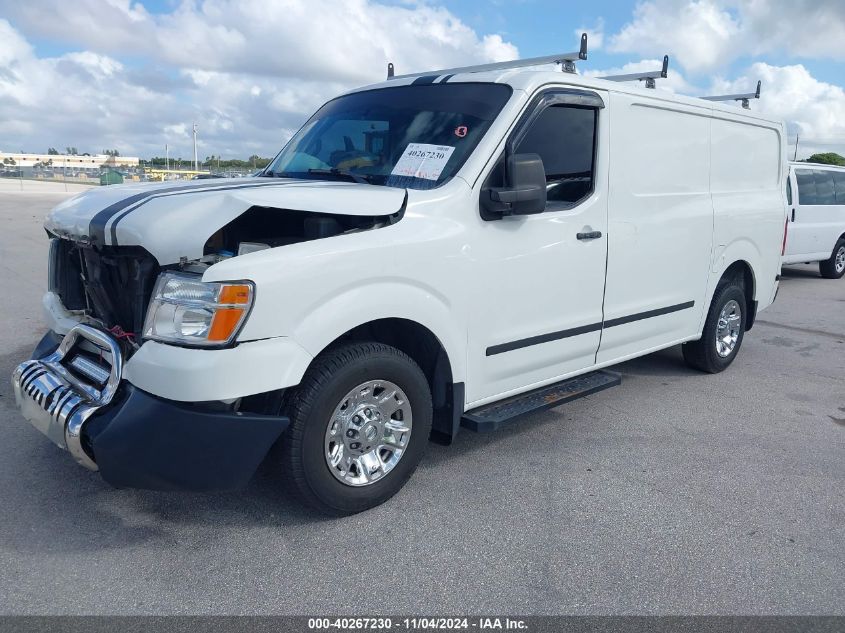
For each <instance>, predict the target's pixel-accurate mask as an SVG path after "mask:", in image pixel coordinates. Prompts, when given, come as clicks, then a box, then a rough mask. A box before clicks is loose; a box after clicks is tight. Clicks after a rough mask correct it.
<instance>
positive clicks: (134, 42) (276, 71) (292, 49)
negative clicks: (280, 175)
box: [0, 0, 519, 157]
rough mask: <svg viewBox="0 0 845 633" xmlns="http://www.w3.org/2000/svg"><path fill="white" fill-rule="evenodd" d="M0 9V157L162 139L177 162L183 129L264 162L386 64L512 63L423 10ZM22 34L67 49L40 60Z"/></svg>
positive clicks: (5, 5)
mask: <svg viewBox="0 0 845 633" xmlns="http://www.w3.org/2000/svg"><path fill="white" fill-rule="evenodd" d="M0 14H2V15H3V16H5V17H7V18H8V19H7V20H4V19H0V97H2V99H0V148H3V149H9V148H14V149H21V148H27V149H28V151H45V150H46V148H47V147H48V146H56V147H59V146H61V147H64V146H65V145H74V146H77V147H79V148H80V151H99V150H100V149H102V148H104V147H115V148H117V149H119V150H120V151H121V153H123V154H133V155H137V154H140V155H144V156H146V155H151V154H163V147H164V144H165V143H168V144H169V145H170V147H171V156H173V155H174V152H175V153H179V152H181V154H182V156H183V157H185V156H188V155H189V154H191V150H190V128H191V123H192V122H193V121H196V122H197V124H198V125H199V128H200V135H199V138H200V154H201V155H202V156H203V157H204V156H206V155H209V154H223V155H229V156H244V155H248V154H251V153H253V152H257V153H259V154H262V155H272V154H274V153H275V152H276V151H277V150H278V149H279V147H281V145H282V144H283V143H284V142H285V141H286V140H287V138H289V137H290V135H291V134H292V133H293V132H294V131H295V130H296V129H297V128H298V127H299V126H300V125H301V124H302V122H303V121H304V119H305V118H306V117H307V116H308V115H309V114H310V113H312V112H313V111H314V110H315V109H316V108H317V107H318V106H319V105H320V104H322V103H323V102H325V101H326V100H328V99H329V98H331V97H333V96H335V95H337V94H338V93H340V92H343V91H345V90H347V89H349V88H352V87H355V86H359V85H362V84H367V83H373V82H376V81H381V80H382V79H384V77H385V74H386V69H387V62H388V61H392V62H393V63H394V64H395V65H396V70H397V72H398V73H400V74H403V73H409V72H415V71H423V70H427V69H437V68H444V67H450V66H462V65H467V64H473V63H483V62H490V61H503V60H508V59H514V58H516V57H518V54H519V53H518V50H517V49H516V47H515V46H514V45H513V44H511V43H510V42H507V41H506V40H504V39H503V38H502V37H501V36H500V35H498V34H496V33H487V34H480V33H477V32H476V31H475V30H473V29H472V28H470V27H469V26H467V25H466V24H465V23H464V22H462V21H461V20H460V19H458V18H457V17H456V16H455V15H454V14H452V13H451V12H449V11H448V10H446V9H444V8H442V7H437V6H430V5H427V4H410V5H401V6H394V5H387V4H380V3H378V2H376V1H374V0H286V1H285V2H281V1H279V2H275V1H274V2H268V1H267V0H205V1H204V2H182V3H180V4H178V5H177V6H176V8H174V9H173V10H172V11H171V12H170V13H166V14H162V15H154V14H151V13H149V12H148V11H147V10H146V9H145V8H144V7H143V6H142V5H141V4H140V3H139V2H131V1H130V0H74V2H72V3H68V2H64V1H63V0H41V1H39V2H38V3H31V2H20V1H19V0H0ZM45 16H49V18H45ZM10 21H11V23H10ZM12 24H14V26H13V25H12ZM27 38H31V39H33V40H34V39H35V38H38V39H40V40H47V41H50V42H53V43H61V44H64V45H68V46H72V47H74V48H77V49H78V50H77V51H75V52H71V53H67V54H64V55H61V56H58V57H49V58H48V57H43V56H42V57H39V56H38V55H36V53H35V51H34V49H33V47H32V46H31V45H30V43H29V41H28V39H27ZM89 144H90V147H89ZM83 146H85V150H83Z"/></svg>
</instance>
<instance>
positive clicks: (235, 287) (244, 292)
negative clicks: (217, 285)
mask: <svg viewBox="0 0 845 633" xmlns="http://www.w3.org/2000/svg"><path fill="white" fill-rule="evenodd" d="M250 291H251V288H250V287H249V286H248V285H246V284H232V285H227V286H223V287H222V288H221V289H220V296H219V297H218V298H217V303H219V304H221V305H238V304H243V303H249V293H250Z"/></svg>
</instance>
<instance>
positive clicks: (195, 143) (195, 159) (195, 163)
mask: <svg viewBox="0 0 845 633" xmlns="http://www.w3.org/2000/svg"><path fill="white" fill-rule="evenodd" d="M194 171H197V124H196V123H194Z"/></svg>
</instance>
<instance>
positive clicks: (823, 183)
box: [813, 169, 836, 204]
mask: <svg viewBox="0 0 845 633" xmlns="http://www.w3.org/2000/svg"><path fill="white" fill-rule="evenodd" d="M813 176H814V179H815V181H816V204H836V193H835V191H834V189H833V172H832V171H822V170H820V169H816V170H815V171H813Z"/></svg>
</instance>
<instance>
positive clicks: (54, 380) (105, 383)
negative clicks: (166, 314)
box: [12, 325, 123, 470]
mask: <svg viewBox="0 0 845 633" xmlns="http://www.w3.org/2000/svg"><path fill="white" fill-rule="evenodd" d="M83 347H87V348H88V350H89V351H91V350H93V351H94V352H95V353H97V354H98V355H99V357H98V360H99V361H103V362H106V361H107V362H108V364H109V365H110V368H108V369H107V368H105V367H103V366H102V365H101V364H100V363H99V362H95V361H93V360H91V357H90V356H86V355H84V354H81V353H79V352H81V351H82V348H83ZM122 372H123V355H122V353H121V351H120V346H119V345H118V344H117V341H116V340H115V339H114V338H112V337H111V336H109V335H108V334H106V333H105V332H103V331H101V330H97V329H95V328H93V327H90V326H88V325H76V326H74V327H73V328H72V329H71V330H70V331H69V332H68V333H67V335H66V336H65V337H64V339H63V340H62V342H61V344H60V345H59V347H58V349H56V351H55V352H53V353H52V354H50V355H49V356H45V357H44V358H40V359H34V360H28V361H26V362H24V363H21V364H20V365H19V366H18V367H17V369H15V371H14V372H13V373H12V384H13V386H14V390H15V401H16V402H17V405H18V407H19V408H20V410H21V413H22V414H23V416H24V417H25V418H26V419H27V420H29V422H30V424H32V425H33V426H34V427H35V428H37V429H38V430H39V431H41V432H42V433H44V435H46V436H47V437H49V438H50V439H51V440H52V441H53V442H54V443H55V444H57V445H58V446H60V447H61V448H64V449H67V450H68V451H69V452H70V454H71V455H73V457H74V459H75V460H76V461H77V462H79V463H80V464H82V465H83V466H85V467H86V468H89V469H91V470H97V464H96V463H94V460H93V459H91V457H90V456H89V455H88V454H87V453H86V452H85V450H84V449H83V448H82V427H83V425H84V424H85V422H86V421H87V420H88V418H89V417H91V415H92V414H93V413H94V412H96V411H97V410H98V409H100V408H102V407H104V406H106V405H108V404H109V403H110V402H111V400H112V398H114V395H115V393H116V392H117V388H118V385H119V384H120V379H121V374H122ZM83 377H84V378H83Z"/></svg>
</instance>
